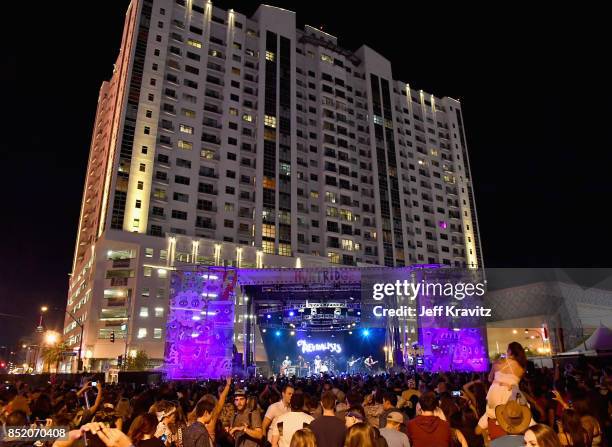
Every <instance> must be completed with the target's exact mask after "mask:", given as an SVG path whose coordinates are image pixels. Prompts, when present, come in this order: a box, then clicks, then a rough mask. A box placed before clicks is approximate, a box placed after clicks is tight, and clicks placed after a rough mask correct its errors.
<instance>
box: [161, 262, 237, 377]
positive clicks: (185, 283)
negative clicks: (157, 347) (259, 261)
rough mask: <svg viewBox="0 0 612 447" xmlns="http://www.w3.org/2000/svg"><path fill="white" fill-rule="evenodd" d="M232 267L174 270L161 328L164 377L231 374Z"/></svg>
mask: <svg viewBox="0 0 612 447" xmlns="http://www.w3.org/2000/svg"><path fill="white" fill-rule="evenodd" d="M237 279H238V274H237V271H236V270H235V269H232V268H225V267H204V268H200V269H197V270H194V271H174V272H172V275H171V283H170V284H171V286H170V287H171V289H170V304H169V314H168V324H167V330H166V345H165V367H166V373H167V376H168V378H169V379H205V378H219V377H220V376H224V375H229V374H231V367H232V348H233V335H234V298H235V289H236V284H237Z"/></svg>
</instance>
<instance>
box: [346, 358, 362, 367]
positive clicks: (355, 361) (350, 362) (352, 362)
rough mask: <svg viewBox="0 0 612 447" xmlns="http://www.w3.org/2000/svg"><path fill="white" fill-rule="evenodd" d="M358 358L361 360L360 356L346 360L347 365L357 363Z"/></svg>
mask: <svg viewBox="0 0 612 447" xmlns="http://www.w3.org/2000/svg"><path fill="white" fill-rule="evenodd" d="M359 360H361V357H359V358H356V359H355V360H352V361H351V360H348V361H347V362H346V363H348V366H349V367H351V366H353V365H354V364H355V363H357V362H358V361H359Z"/></svg>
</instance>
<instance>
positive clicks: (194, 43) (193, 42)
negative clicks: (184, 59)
mask: <svg viewBox="0 0 612 447" xmlns="http://www.w3.org/2000/svg"><path fill="white" fill-rule="evenodd" d="M187 45H191V46H192V47H195V48H202V42H200V41H199V40H195V39H187Z"/></svg>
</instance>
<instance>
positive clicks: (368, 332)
mask: <svg viewBox="0 0 612 447" xmlns="http://www.w3.org/2000/svg"><path fill="white" fill-rule="evenodd" d="M361 335H363V336H364V337H369V336H370V331H369V330H368V329H364V330H363V331H361Z"/></svg>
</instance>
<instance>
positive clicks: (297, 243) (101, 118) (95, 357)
mask: <svg viewBox="0 0 612 447" xmlns="http://www.w3.org/2000/svg"><path fill="white" fill-rule="evenodd" d="M194 263H204V264H208V265H210V264H217V265H219V264H224V265H228V264H231V265H238V266H244V265H252V266H254V267H268V266H269V267H296V266H298V267H299V266H303V267H310V266H318V265H335V264H341V265H380V266H389V267H402V266H408V265H412V264H418V263H439V264H444V265H448V266H452V267H468V268H482V267H483V265H482V254H481V249H480V242H479V234H478V224H477V218H476V208H475V204H474V195H473V188H472V183H471V174H470V168H469V160H468V153H467V145H466V136H465V130H464V125H463V117H462V113H461V104H460V103H459V102H458V101H456V100H454V99H452V98H448V97H435V96H434V95H432V94H427V93H425V92H423V91H420V90H414V89H412V88H411V87H410V86H409V85H408V84H407V83H405V82H402V81H397V80H394V79H393V73H392V66H391V62H390V61H388V60H386V59H385V58H384V57H383V56H382V55H380V54H378V53H377V52H375V51H374V50H372V49H371V48H368V47H367V46H362V47H361V48H359V49H358V50H356V51H349V50H347V49H344V48H342V47H340V46H339V45H338V41H337V38H336V37H334V36H331V35H329V34H326V33H324V32H322V31H320V30H317V29H315V28H312V27H310V26H306V27H305V28H304V29H298V28H297V27H296V16H295V13H293V12H291V11H287V10H284V9H280V8H276V7H271V6H265V5H262V6H260V7H259V8H258V9H257V11H256V12H255V14H254V15H253V16H252V17H250V18H249V17H246V16H245V15H243V14H240V13H238V12H235V11H233V10H229V11H225V10H221V9H219V8H216V7H214V6H213V5H212V4H211V3H210V2H203V1H202V0H189V1H186V0H176V1H172V0H134V1H133V2H132V3H131V4H130V6H129V8H128V11H127V14H126V19H125V26H124V31H123V37H122V43H121V50H120V54H119V57H118V59H117V61H116V63H115V65H114V70H113V75H112V77H111V79H110V80H109V81H108V82H105V83H103V85H102V87H101V90H100V96H99V100H98V109H97V113H96V121H95V126H94V132H93V136H92V143H91V148H90V158H89V164H88V168H87V177H86V184H85V190H84V196H83V204H82V208H81V216H80V221H79V230H78V235H77V242H76V248H75V257H74V264H73V269H72V270H73V271H72V275H71V279H70V290H69V294H68V310H69V311H70V312H71V313H72V314H73V315H74V317H75V319H76V320H77V321H74V319H73V318H71V317H67V319H66V325H65V328H64V336H65V339H66V341H67V342H68V344H69V345H70V346H71V348H73V349H78V347H79V346H81V344H82V355H83V358H84V359H86V364H89V365H90V366H91V365H94V364H95V362H98V363H97V365H99V366H100V367H103V366H104V365H105V364H107V363H108V362H111V361H114V359H116V357H117V356H118V355H122V354H124V353H131V352H133V351H135V350H138V349H145V350H146V351H147V352H148V353H149V356H150V357H151V358H154V359H161V358H162V357H163V339H164V335H163V334H164V325H165V320H164V315H165V306H166V305H167V291H168V279H167V278H168V273H167V272H168V271H169V270H171V269H172V268H177V266H180V265H181V264H194ZM81 323H82V324H83V339H82V340H81V332H80V324H81ZM111 336H112V337H114V338H115V342H114V343H111V342H110V338H111ZM65 367H66V368H69V367H74V366H69V365H66V366H65Z"/></svg>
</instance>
